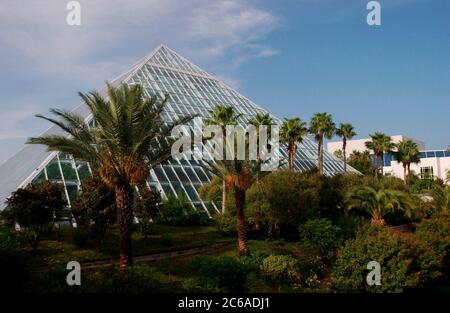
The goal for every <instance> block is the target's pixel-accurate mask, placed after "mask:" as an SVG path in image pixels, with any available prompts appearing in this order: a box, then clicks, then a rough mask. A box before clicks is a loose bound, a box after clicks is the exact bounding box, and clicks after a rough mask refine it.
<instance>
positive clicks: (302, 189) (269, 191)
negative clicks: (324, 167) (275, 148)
mask: <svg viewBox="0 0 450 313" xmlns="http://www.w3.org/2000/svg"><path fill="white" fill-rule="evenodd" d="M322 186H323V178H321V177H320V175H318V174H317V172H303V173H296V172H293V171H289V170H281V171H276V172H273V173H270V174H269V175H267V176H266V177H264V178H263V179H261V180H260V182H259V184H253V186H252V187H250V189H249V190H248V191H247V200H248V201H247V208H246V209H247V215H248V217H249V221H250V222H251V223H253V224H255V223H256V222H257V223H258V224H261V231H265V232H266V234H267V236H269V237H274V236H280V235H281V236H283V237H292V236H294V235H296V230H297V227H298V225H299V224H302V223H304V222H306V221H307V220H308V219H310V218H313V217H314V216H316V215H318V214H319V210H320V192H321V189H322Z"/></svg>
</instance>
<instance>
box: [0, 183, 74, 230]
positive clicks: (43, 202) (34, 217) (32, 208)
mask: <svg viewBox="0 0 450 313" xmlns="http://www.w3.org/2000/svg"><path fill="white" fill-rule="evenodd" d="M7 204H8V206H7V209H6V210H5V211H3V212H2V216H3V217H4V218H5V219H7V220H8V221H9V222H10V224H13V223H19V225H20V226H21V227H23V228H26V229H33V230H35V231H40V230H42V229H43V228H45V227H46V226H48V225H49V224H50V223H51V222H55V221H58V220H59V218H60V216H61V213H62V210H63V208H64V207H65V206H66V201H65V200H64V198H63V190H62V188H61V186H60V185H58V184H55V183H51V182H49V181H44V182H42V183H40V184H37V185H32V184H30V185H28V186H27V187H26V188H19V189H17V190H16V191H15V192H13V193H12V195H11V197H10V198H8V200H7Z"/></svg>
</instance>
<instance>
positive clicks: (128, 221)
mask: <svg viewBox="0 0 450 313" xmlns="http://www.w3.org/2000/svg"><path fill="white" fill-rule="evenodd" d="M79 95H80V97H81V98H82V100H83V101H84V103H85V104H86V106H87V107H88V108H89V110H90V112H91V114H92V118H93V119H94V120H95V126H89V124H88V122H86V121H85V120H84V118H83V117H81V116H79V115H77V114H75V113H72V112H68V111H64V110H58V109H52V110H51V112H52V113H54V114H55V115H56V116H57V117H58V118H59V120H57V119H53V118H48V117H44V116H41V115H37V117H39V118H43V119H45V120H47V121H49V122H51V123H52V124H55V125H57V126H58V127H59V128H61V129H62V130H63V131H65V132H66V133H67V134H68V136H63V135H48V136H43V137H38V138H30V139H29V140H28V143H30V144H42V145H46V146H47V148H48V150H49V151H59V152H61V153H67V154H71V155H72V156H73V157H74V158H76V159H78V160H81V161H86V162H89V163H90V165H91V166H92V167H93V168H95V169H96V170H98V171H99V173H100V177H101V179H102V180H103V182H104V183H105V184H106V185H107V186H108V187H110V188H111V189H112V190H114V195H115V204H116V208H117V216H118V224H119V231H120V264H119V265H120V269H121V270H124V269H125V268H126V267H128V266H130V265H131V264H132V262H133V259H132V250H131V231H132V224H133V210H132V206H133V200H134V198H133V197H134V192H133V190H134V188H135V186H136V185H138V184H141V183H145V180H146V179H147V177H148V175H149V170H150V169H151V168H152V167H153V166H154V165H155V164H158V163H161V162H162V161H164V160H166V159H168V158H169V157H170V152H171V146H172V143H173V140H171V139H168V138H170V134H171V131H172V129H173V128H174V127H175V126H176V125H179V124H184V123H187V122H188V121H190V120H191V119H192V117H183V118H181V119H177V120H176V121H174V122H172V123H169V124H166V123H165V122H164V120H163V118H162V116H161V113H162V112H163V110H164V108H165V104H166V103H167V100H168V95H166V96H165V98H164V99H163V100H162V101H160V100H158V99H157V98H156V97H151V98H144V93H143V89H142V87H141V86H140V85H135V86H131V87H129V86H128V85H125V84H123V85H120V86H119V87H113V86H111V85H110V84H107V96H108V97H107V98H103V97H102V96H101V95H100V94H99V93H98V92H96V91H93V92H90V93H89V94H83V93H81V92H80V93H79Z"/></svg>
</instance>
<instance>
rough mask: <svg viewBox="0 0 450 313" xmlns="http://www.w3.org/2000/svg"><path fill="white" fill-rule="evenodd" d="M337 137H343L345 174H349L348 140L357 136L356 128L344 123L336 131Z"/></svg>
mask: <svg viewBox="0 0 450 313" xmlns="http://www.w3.org/2000/svg"><path fill="white" fill-rule="evenodd" d="M336 135H338V136H339V137H342V152H343V154H344V155H343V157H344V172H347V153H346V148H347V139H352V138H353V137H355V136H356V132H355V128H354V127H353V125H352V124H350V123H343V124H341V125H339V128H337V129H336Z"/></svg>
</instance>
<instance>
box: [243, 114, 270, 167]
mask: <svg viewBox="0 0 450 313" xmlns="http://www.w3.org/2000/svg"><path fill="white" fill-rule="evenodd" d="M248 123H249V124H250V125H253V126H255V128H256V132H257V133H258V137H257V138H258V140H257V159H258V160H259V158H260V156H259V130H260V129H261V127H262V126H267V130H268V131H269V133H270V127H271V126H272V125H275V123H274V121H273V118H272V117H271V116H270V114H269V113H266V114H262V113H257V114H256V115H255V117H253V118H251V119H250V120H249V121H248Z"/></svg>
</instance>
